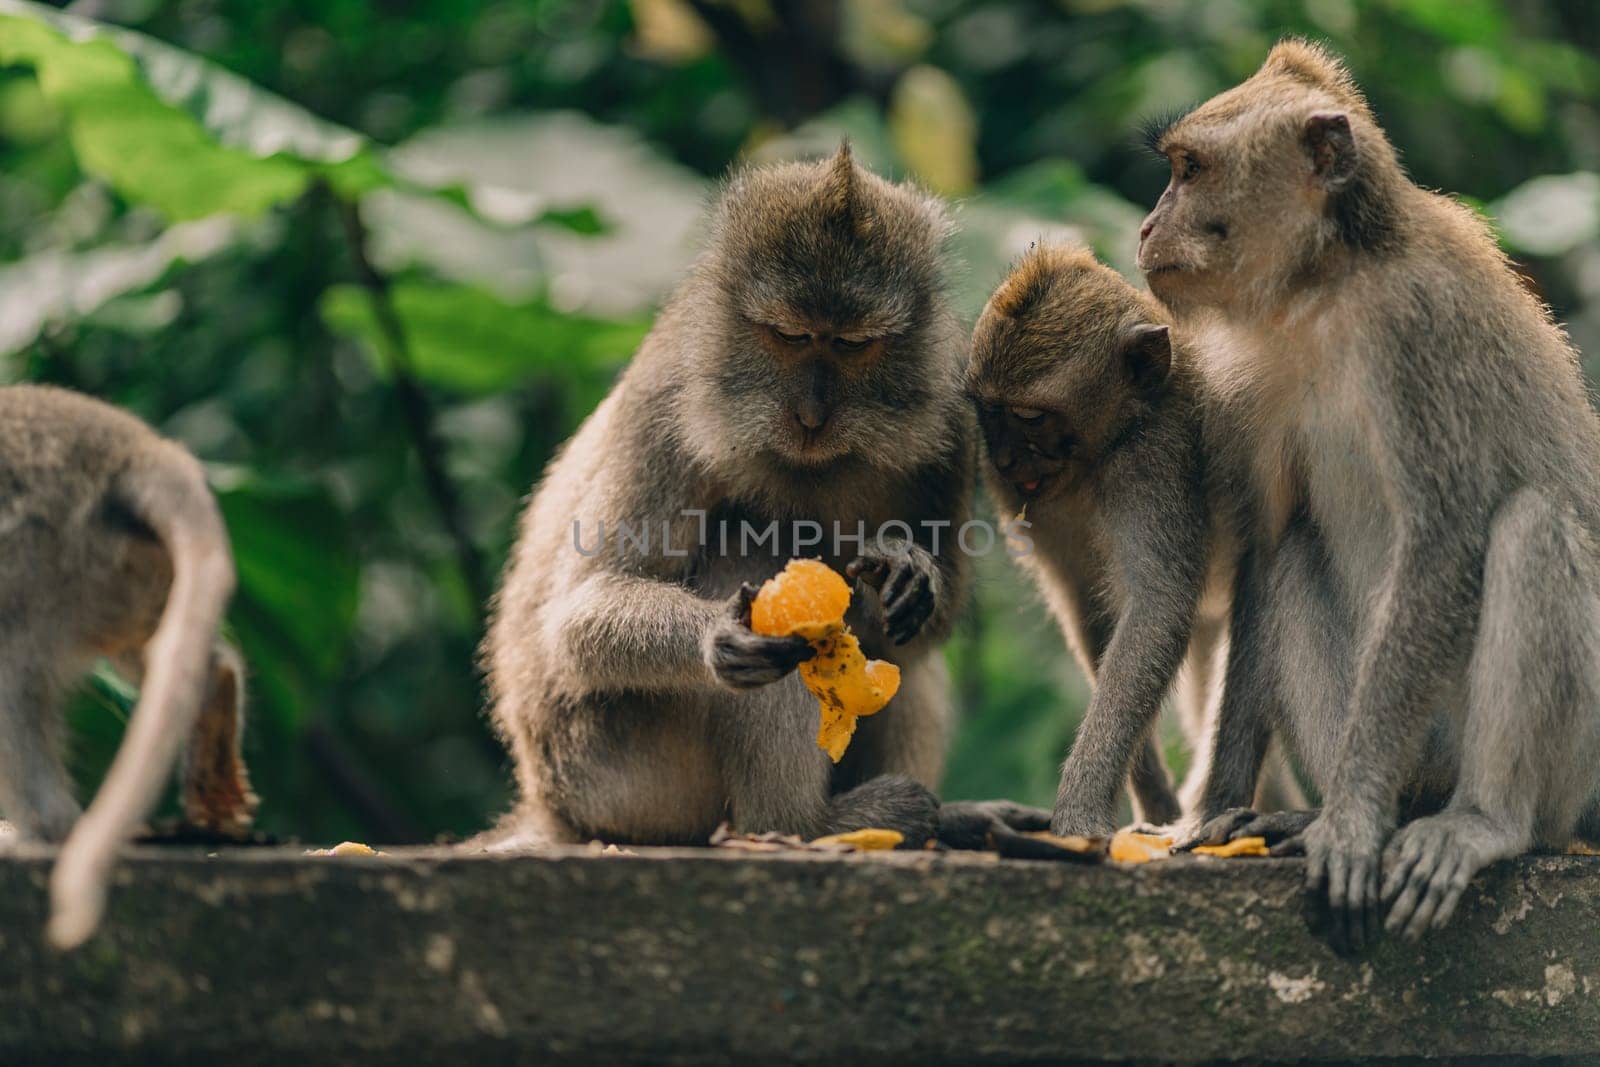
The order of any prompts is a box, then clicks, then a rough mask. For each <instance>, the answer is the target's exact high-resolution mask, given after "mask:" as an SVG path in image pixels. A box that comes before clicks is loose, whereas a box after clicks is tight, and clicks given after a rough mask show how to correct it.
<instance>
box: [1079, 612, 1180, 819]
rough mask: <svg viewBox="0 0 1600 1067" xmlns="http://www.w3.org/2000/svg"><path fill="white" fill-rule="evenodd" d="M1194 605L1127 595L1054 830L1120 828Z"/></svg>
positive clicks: (1105, 659)
mask: <svg viewBox="0 0 1600 1067" xmlns="http://www.w3.org/2000/svg"><path fill="white" fill-rule="evenodd" d="M1194 605H1195V598H1194V597H1185V596H1183V595H1181V594H1179V595H1173V594H1168V595H1166V596H1160V597H1152V598H1149V599H1140V598H1137V597H1131V598H1130V599H1129V603H1128V606H1127V607H1126V609H1125V610H1124V611H1123V613H1122V615H1121V617H1120V618H1119V619H1118V620H1117V625H1116V630H1115V631H1114V632H1113V634H1112V638H1111V643H1110V645H1108V646H1107V648H1106V654H1105V656H1104V657H1103V658H1102V659H1101V661H1100V671H1099V675H1098V677H1097V679H1096V684H1095V691H1094V697H1093V698H1092V699H1091V700H1090V701H1089V709H1088V711H1087V712H1086V713H1085V715H1084V718H1083V724H1082V725H1081V726H1079V727H1078V736H1077V739H1076V740H1075V741H1074V742H1073V745H1072V753H1071V755H1069V756H1068V757H1067V762H1066V765H1065V766H1064V767H1063V768H1062V771H1061V785H1060V788H1059V790H1058V791H1057V793H1056V806H1055V818H1054V820H1053V823H1052V829H1053V830H1054V832H1056V833H1058V834H1086V835H1090V836H1092V835H1095V834H1100V833H1105V832H1108V831H1110V830H1112V829H1115V827H1116V817H1115V811H1116V806H1117V797H1118V794H1119V793H1120V792H1121V789H1122V785H1123V782H1124V781H1126V779H1127V776H1128V768H1129V766H1130V765H1131V764H1132V762H1133V754H1134V749H1135V748H1136V747H1137V746H1138V745H1139V744H1140V743H1141V742H1143V741H1144V740H1145V738H1146V737H1148V736H1149V733H1150V728H1151V725H1152V724H1153V723H1154V722H1155V720H1156V716H1157V715H1158V714H1159V713H1160V711H1161V699H1162V697H1164V696H1165V695H1166V692H1167V689H1168V688H1169V687H1170V686H1171V684H1172V679H1173V676H1174V675H1176V674H1177V672H1178V665H1179V664H1180V663H1181V662H1182V660H1183V653H1184V649H1185V648H1187V647H1188V643H1189V630H1190V627H1191V625H1192V623H1193V618H1194Z"/></svg>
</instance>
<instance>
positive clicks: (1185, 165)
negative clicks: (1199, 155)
mask: <svg viewBox="0 0 1600 1067" xmlns="http://www.w3.org/2000/svg"><path fill="white" fill-rule="evenodd" d="M1175 169H1176V170H1177V172H1178V177H1179V179H1180V180H1182V181H1186V182H1187V181H1193V180H1194V178H1195V175H1197V174H1199V173H1200V161H1199V160H1198V159H1196V158H1194V157H1193V156H1191V155H1189V154H1187V153H1185V154H1184V155H1183V156H1182V157H1180V158H1179V159H1178V161H1177V165H1176V167H1175Z"/></svg>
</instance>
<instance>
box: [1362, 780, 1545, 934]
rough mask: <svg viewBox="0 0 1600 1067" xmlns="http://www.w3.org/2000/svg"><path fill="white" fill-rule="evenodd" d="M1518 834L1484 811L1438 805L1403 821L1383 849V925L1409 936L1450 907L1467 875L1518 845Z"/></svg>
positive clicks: (1445, 918)
mask: <svg viewBox="0 0 1600 1067" xmlns="http://www.w3.org/2000/svg"><path fill="white" fill-rule="evenodd" d="M1522 845H1523V842H1522V841H1520V840H1519V835H1518V834H1517V833H1516V832H1515V831H1512V830H1510V829H1508V828H1506V827H1504V826H1501V825H1498V824H1497V823H1495V822H1494V821H1493V820H1492V819H1490V818H1489V817H1488V816H1486V815H1482V814H1479V813H1477V812H1468V811H1443V812H1440V813H1439V814H1438V815H1430V816H1427V817H1426V818H1421V819H1417V820H1416V821H1415V822H1411V823H1408V824H1407V825H1405V826H1403V827H1401V828H1400V829H1399V831H1397V832H1396V833H1395V835H1394V837H1393V838H1391V839H1390V841H1389V846H1388V848H1386V849H1385V850H1384V853H1383V870H1384V879H1383V891H1382V894H1381V896H1382V898H1383V899H1384V900H1386V901H1390V902H1391V903H1390V904H1389V915H1388V918H1387V919H1386V920H1385V921H1384V924H1383V925H1384V929H1385V930H1388V931H1390V932H1391V933H1394V932H1402V933H1403V934H1404V936H1405V937H1406V939H1407V940H1411V941H1414V940H1416V939H1417V938H1418V937H1420V936H1421V935H1422V932H1423V931H1424V930H1426V929H1428V927H1430V926H1432V927H1433V928H1434V929H1438V928H1439V927H1441V926H1443V925H1444V924H1445V923H1447V922H1449V920H1450V916H1451V915H1452V914H1454V913H1455V910H1456V905H1457V904H1458V903H1460V901H1461V894H1462V892H1463V891H1464V890H1465V889H1466V888H1467V883H1468V882H1469V881H1471V880H1472V876H1473V875H1475V874H1477V873H1478V872H1479V871H1480V870H1482V869H1483V868H1484V867H1486V866H1488V865H1489V864H1490V863H1493V862H1494V861H1495V860H1498V859H1504V858H1506V857H1508V856H1514V855H1516V854H1517V853H1519V852H1521V851H1522Z"/></svg>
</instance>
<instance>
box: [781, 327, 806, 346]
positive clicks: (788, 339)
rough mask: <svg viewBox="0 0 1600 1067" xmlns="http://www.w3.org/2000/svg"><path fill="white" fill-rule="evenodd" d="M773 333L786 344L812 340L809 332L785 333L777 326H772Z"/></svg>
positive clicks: (800, 343)
mask: <svg viewBox="0 0 1600 1067" xmlns="http://www.w3.org/2000/svg"><path fill="white" fill-rule="evenodd" d="M772 335H773V336H774V337H776V338H777V339H778V340H780V341H782V342H783V343H784V344H786V345H803V344H805V343H807V342H808V341H810V340H811V335H810V334H809V333H784V332H783V331H782V330H780V329H778V328H777V327H776V326H774V327H773V328H772Z"/></svg>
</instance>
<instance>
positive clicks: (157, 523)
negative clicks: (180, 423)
mask: <svg viewBox="0 0 1600 1067" xmlns="http://www.w3.org/2000/svg"><path fill="white" fill-rule="evenodd" d="M233 585H234V573H233V559H232V555H231V553H230V551H229V546H228V536H227V532H226V531H225V530H224V528H223V525H222V519H221V516H220V515H219V513H218V511H217V505H216V501H215V499H214V498H213V497H212V495H211V491H210V489H209V488H208V487H207V486H206V482H205V475H204V472H203V471H202V470H201V468H200V464H199V463H197V462H196V461H195V459H194V457H193V456H191V455H189V454H188V453H187V452H185V451H184V450H183V449H182V448H181V447H179V446H178V445H176V444H173V443H172V442H170V441H166V440H164V439H162V438H160V437H158V436H157V435H156V434H155V433H154V432H152V431H151V430H150V429H149V427H147V426H145V425H144V424H143V423H141V422H140V421H139V420H138V419H136V418H134V417H133V416H131V415H128V414H126V413H124V412H121V411H118V410H116V409H115V408H112V407H110V406H108V405H106V404H102V403H100V402H99V401H96V400H91V399H89V398H87V397H84V396H80V395H78V394H75V393H70V392H66V391H64V390H60V389H53V388H45V387H38V386H11V387H7V388H0V812H3V814H4V815H5V817H6V818H7V819H9V820H11V822H12V823H13V824H15V826H16V828H17V830H18V831H19V834H20V836H21V837H23V838H31V839H39V840H45V841H61V840H63V839H65V842H66V844H65V845H64V846H63V847H62V849H61V855H60V858H59V859H58V860H57V861H56V866H55V870H54V872H53V873H52V875H51V880H50V896H51V907H52V911H51V918H50V926H49V936H50V939H51V940H52V941H53V942H54V943H55V944H56V945H58V946H61V947H71V946H73V945H76V944H79V943H80V942H82V941H83V940H84V939H85V938H87V937H88V936H89V935H90V934H91V933H93V931H94V928H95V926H96V925H97V924H98V923H99V921H100V916H101V913H102V912H103V910H104V907H105V897H106V885H107V881H108V879H109V877H110V873H111V865H112V863H113V862H114V861H115V859H116V853H117V850H118V849H119V848H120V847H121V845H122V844H123V842H124V841H125V840H127V839H128V837H130V836H131V835H132V834H133V832H134V831H135V829H136V828H137V827H138V825H139V823H140V822H141V820H143V819H144V818H145V816H146V815H147V814H148V813H149V811H150V810H151V808H153V807H154V806H155V804H156V802H157V800H158V799H159V797H160V793H161V790H162V787H163V786H164V785H165V783H166V781H167V779H168V776H169V775H170V774H171V772H172V769H173V766H174V764H176V763H177V762H178V761H179V758H180V754H181V756H182V762H183V775H182V779H183V790H182V797H183V805H184V814H185V818H186V820H187V821H189V822H190V823H192V824H194V825H195V826H197V827H200V828H204V829H208V830H213V831H216V832H219V833H228V834H236V833H239V832H241V831H243V830H245V829H247V828H248V827H249V825H250V822H251V820H252V818H253V816H254V812H255V807H256V797H255V795H254V794H253V793H252V792H251V790H250V783H249V779H248V777H247V776H246V773H245V768H244V764H243V761H242V760H241V758H240V755H239V739H240V731H241V728H242V671H241V665H240V662H239V660H238V657H237V655H236V654H235V653H234V652H233V651H232V650H231V649H230V648H228V647H227V646H226V645H224V644H222V643H221V642H220V641H219V640H218V636H217V631H218V627H219V626H220V625H221V624H222V618H223V612H224V610H225V608H226V606H227V603H228V598H229V597H230V596H231V595H232V592H233ZM98 656H105V657H108V658H109V659H110V660H111V661H112V662H113V663H114V664H115V665H116V667H117V668H118V670H119V672H120V673H123V674H124V675H126V676H128V677H129V679H130V680H131V681H135V682H142V683H143V684H142V690H141V693H140V697H139V702H138V705H137V706H136V707H135V709H134V711H133V715H132V717H131V718H130V720H129V722H128V729H127V734H126V736H125V737H124V738H123V742H122V746H121V748H120V749H118V751H117V755H116V758H115V760H114V761H113V762H112V765H111V769H110V771H109V772H108V773H107V775H106V779H105V782H104V783H103V784H102V785H101V787H100V790H99V792H98V793H97V794H96V795H95V798H94V801H93V803H91V804H90V805H89V809H88V811H86V812H84V813H83V815H82V816H81V817H80V816H79V809H78V803H77V801H76V800H75V799H74V798H73V792H72V783H71V780H70V779H69V777H68V775H67V771H66V768H65V766H64V765H63V763H62V752H61V749H62V745H63V740H64V739H63V736H62V735H63V727H64V722H63V715H62V703H63V699H64V697H65V695H66V692H67V690H68V689H69V688H70V687H71V685H72V684H73V683H75V682H77V681H78V680H79V679H81V678H82V677H83V675H84V673H85V672H86V671H87V670H88V669H89V667H90V665H91V664H92V663H93V661H94V660H95V658H96V657H98Z"/></svg>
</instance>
